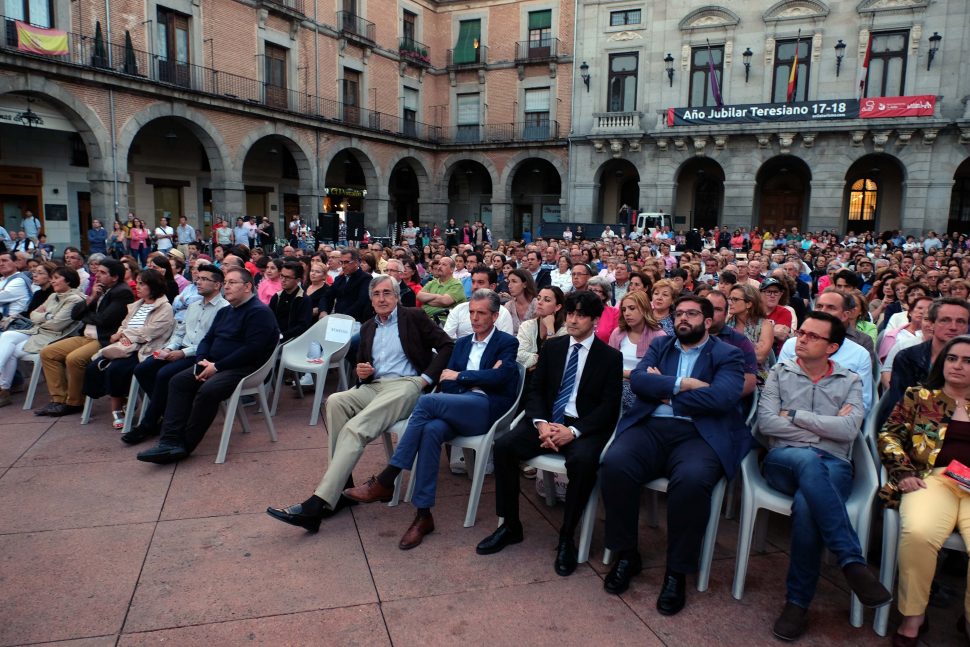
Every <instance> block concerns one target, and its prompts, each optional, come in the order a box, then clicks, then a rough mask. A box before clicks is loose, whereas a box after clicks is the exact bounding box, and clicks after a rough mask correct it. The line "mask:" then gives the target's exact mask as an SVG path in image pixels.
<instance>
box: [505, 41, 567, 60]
mask: <svg viewBox="0 0 970 647" xmlns="http://www.w3.org/2000/svg"><path fill="white" fill-rule="evenodd" d="M559 45H560V40H559V39H558V38H540V39H537V40H520V41H519V42H517V43H516V44H515V62H516V63H522V62H528V61H547V60H549V59H552V58H557V57H558V56H559V54H560V52H559Z"/></svg>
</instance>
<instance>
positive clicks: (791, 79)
mask: <svg viewBox="0 0 970 647" xmlns="http://www.w3.org/2000/svg"><path fill="white" fill-rule="evenodd" d="M800 44H801V42H800V41H797V40H796V41H795V60H794V61H792V64H791V73H790V74H789V75H788V96H787V97H786V99H785V100H786V102H788V103H791V102H792V101H794V100H795V87H796V86H797V85H798V47H799V45H800Z"/></svg>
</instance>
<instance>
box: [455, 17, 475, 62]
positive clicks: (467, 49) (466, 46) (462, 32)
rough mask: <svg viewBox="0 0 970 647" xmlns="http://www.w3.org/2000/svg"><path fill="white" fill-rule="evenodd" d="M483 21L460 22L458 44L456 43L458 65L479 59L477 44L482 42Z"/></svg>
mask: <svg viewBox="0 0 970 647" xmlns="http://www.w3.org/2000/svg"><path fill="white" fill-rule="evenodd" d="M481 39H482V21H481V20H462V21H461V22H460V23H458V44H457V45H455V56H454V62H455V64H457V65H460V64H463V63H474V62H476V61H477V60H478V52H477V51H475V50H476V47H475V45H476V44H479V43H481Z"/></svg>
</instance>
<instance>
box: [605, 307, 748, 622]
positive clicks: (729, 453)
mask: <svg viewBox="0 0 970 647" xmlns="http://www.w3.org/2000/svg"><path fill="white" fill-rule="evenodd" d="M673 317H674V330H675V336H673V337H660V338H657V339H655V340H653V343H651V344H650V348H649V349H648V350H647V354H646V355H644V357H643V359H642V360H640V363H639V364H638V365H637V367H636V369H634V371H633V374H632V375H631V376H630V387H631V388H632V390H633V393H634V394H635V395H636V396H637V399H636V402H635V403H634V404H633V406H631V407H630V408H629V409H628V410H627V411H626V413H624V415H623V417H622V418H621V419H620V422H619V424H618V425H617V428H616V438H615V439H614V441H613V444H612V445H611V446H610V449H609V451H608V452H607V453H606V456H605V457H604V458H603V466H602V480H601V482H602V484H603V502H604V503H605V506H606V547H607V548H609V549H611V550H612V551H614V552H615V553H617V557H618V558H617V561H616V564H614V565H613V569H612V570H611V571H610V573H609V575H607V577H606V580H605V581H604V583H603V587H604V588H605V589H606V590H607V591H608V592H609V593H615V594H620V593H622V592H624V591H625V590H626V589H627V588H628V587H629V585H630V580H631V579H632V578H633V576H634V575H636V574H637V573H639V572H640V570H641V561H640V553H639V551H638V549H637V544H638V536H637V534H638V533H637V530H638V517H639V510H640V504H639V499H640V497H639V496H637V495H636V493H638V492H639V491H640V488H641V487H642V486H643V484H644V483H647V482H649V481H652V480H653V479H656V478H659V477H664V476H666V477H668V478H669V479H670V484H669V485H668V487H667V496H668V501H667V572H666V574H665V576H664V583H663V587H662V588H661V591H660V597H659V598H658V599H657V610H658V611H659V612H660V613H661V614H663V615H674V614H675V613H677V612H678V611H680V610H681V609H682V608H683V607H684V603H685V600H686V590H685V589H686V587H685V579H686V578H685V576H686V575H687V574H688V573H694V572H696V571H697V562H698V557H699V555H700V550H701V543H702V540H703V537H704V531H705V530H706V528H707V520H708V516H709V514H710V507H711V492H712V491H713V489H714V486H715V485H716V484H717V482H718V481H719V480H720V479H721V478H727V479H730V478H731V477H732V476H733V475H734V473H735V471H736V470H737V468H738V465H739V464H740V462H741V458H742V457H743V456H744V454H745V453H746V452H747V450H748V447H749V444H750V440H751V437H750V433H749V431H748V429H747V427H746V426H745V424H744V420H743V415H742V412H741V408H740V406H739V404H740V400H741V391H742V388H743V387H744V369H743V365H744V359H743V356H742V354H741V351H740V350H738V349H737V348H735V347H734V346H731V345H730V344H726V343H724V342H722V341H720V340H718V339H716V338H715V337H711V336H710V335H709V334H708V333H709V330H710V327H711V323H712V322H713V318H714V310H713V306H712V305H711V302H710V301H708V300H707V299H704V298H702V297H697V296H684V297H681V298H679V299H678V300H677V301H676V303H675V304H674V309H673Z"/></svg>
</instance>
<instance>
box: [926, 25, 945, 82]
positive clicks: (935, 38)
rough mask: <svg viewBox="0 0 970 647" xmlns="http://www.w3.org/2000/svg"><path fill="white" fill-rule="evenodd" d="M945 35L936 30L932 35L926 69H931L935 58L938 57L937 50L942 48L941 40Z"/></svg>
mask: <svg viewBox="0 0 970 647" xmlns="http://www.w3.org/2000/svg"><path fill="white" fill-rule="evenodd" d="M941 40H943V37H942V36H940V32H937V31H934V32H933V35H932V36H930V52H929V56H928V57H927V59H926V71H927V72H929V71H930V66H931V65H933V59H934V58H936V51H937V50H938V49H940V41H941Z"/></svg>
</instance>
